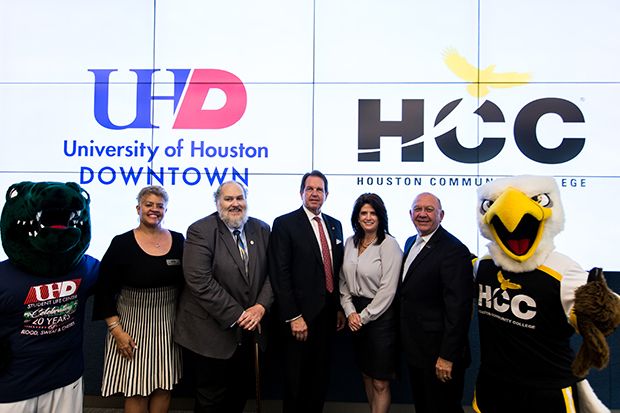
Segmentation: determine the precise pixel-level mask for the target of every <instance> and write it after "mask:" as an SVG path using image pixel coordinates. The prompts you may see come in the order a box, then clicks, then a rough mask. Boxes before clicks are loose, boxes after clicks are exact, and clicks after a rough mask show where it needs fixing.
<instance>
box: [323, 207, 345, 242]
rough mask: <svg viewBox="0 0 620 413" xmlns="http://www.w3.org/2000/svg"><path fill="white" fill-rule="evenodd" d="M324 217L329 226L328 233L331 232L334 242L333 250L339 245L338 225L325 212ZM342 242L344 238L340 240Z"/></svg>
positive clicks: (331, 238) (330, 237) (326, 224)
mask: <svg viewBox="0 0 620 413" xmlns="http://www.w3.org/2000/svg"><path fill="white" fill-rule="evenodd" d="M323 219H324V220H325V226H326V227H327V233H328V234H329V239H330V241H331V243H332V251H335V250H336V245H338V241H339V240H338V238H336V227H334V226H333V225H332V222H331V218H330V217H328V216H327V215H325V214H323ZM340 242H342V240H340Z"/></svg>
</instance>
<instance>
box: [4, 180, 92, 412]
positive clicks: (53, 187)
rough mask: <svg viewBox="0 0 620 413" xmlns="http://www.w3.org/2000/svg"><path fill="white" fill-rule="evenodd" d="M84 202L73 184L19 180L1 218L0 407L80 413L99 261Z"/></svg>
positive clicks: (84, 196) (8, 195)
mask: <svg viewBox="0 0 620 413" xmlns="http://www.w3.org/2000/svg"><path fill="white" fill-rule="evenodd" d="M89 203H90V199H89V196H88V194H87V193H86V191H84V190H83V189H82V188H81V187H80V186H79V185H78V184H76V183H73V182H68V183H59V182H37V183H34V182H21V183H18V184H14V185H12V186H11V187H10V188H9V189H8V191H7V193H6V202H5V205H4V208H3V209H2V217H1V218H0V233H1V236H2V246H3V248H4V251H5V252H6V255H7V256H8V258H9V259H8V260H5V261H2V262H0V412H5V411H10V412H18V411H19V412H27V413H31V412H32V413H34V412H46V413H47V412H59V413H60V412H81V411H82V399H83V390H82V374H83V371H84V357H83V353H82V342H83V335H84V334H83V332H84V308H85V305H86V298H87V297H88V295H89V294H90V293H91V291H92V289H93V287H94V284H95V282H96V280H97V275H98V270H99V261H97V260H96V259H95V258H92V257H90V256H88V255H84V253H85V251H86V249H87V248H88V245H89V244H90V236H91V226H90V210H89Z"/></svg>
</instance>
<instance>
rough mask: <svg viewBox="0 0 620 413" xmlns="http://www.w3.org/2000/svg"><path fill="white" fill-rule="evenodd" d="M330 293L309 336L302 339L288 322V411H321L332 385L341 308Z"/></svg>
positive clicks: (286, 412) (313, 323) (284, 333)
mask: <svg viewBox="0 0 620 413" xmlns="http://www.w3.org/2000/svg"><path fill="white" fill-rule="evenodd" d="M332 298H333V297H330V296H329V294H328V299H327V300H326V302H327V303H328V304H326V306H325V307H324V308H323V310H322V311H321V313H320V314H319V315H318V316H317V318H316V319H314V320H313V321H312V323H311V324H310V325H309V326H308V339H307V340H306V341H298V340H296V339H295V337H293V335H292V333H291V327H290V325H289V324H288V323H286V324H285V326H284V328H283V330H282V334H283V335H284V343H283V347H284V348H283V350H284V404H283V407H284V409H283V411H284V413H320V412H322V411H323V405H324V404H325V396H326V395H327V390H328V388H329V378H330V373H331V362H332V344H333V341H334V334H335V332H336V321H337V318H336V313H337V307H336V304H335V299H332Z"/></svg>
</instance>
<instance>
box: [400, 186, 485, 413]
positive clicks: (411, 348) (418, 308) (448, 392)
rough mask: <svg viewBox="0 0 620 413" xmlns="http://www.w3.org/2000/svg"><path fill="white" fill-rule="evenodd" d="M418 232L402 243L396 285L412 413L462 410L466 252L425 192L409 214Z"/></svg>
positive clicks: (468, 292) (469, 283)
mask: <svg viewBox="0 0 620 413" xmlns="http://www.w3.org/2000/svg"><path fill="white" fill-rule="evenodd" d="M409 214H410V216H411V220H412V221H413V224H414V225H415V227H416V230H417V232H418V234H417V235H416V236H413V237H411V238H409V239H408V240H407V242H406V244H405V256H404V258H403V262H404V264H403V272H402V277H401V283H400V285H399V294H400V303H401V317H400V323H401V326H400V327H401V336H402V341H403V350H404V353H405V356H406V359H407V364H408V365H409V375H410V378H411V389H412V391H413V401H414V403H415V409H416V412H417V413H452V412H463V408H462V407H461V398H462V396H463V385H464V381H465V369H466V368H467V366H469V364H470V362H471V356H470V353H469V345H468V339H467V334H468V331H469V322H470V320H471V316H472V308H473V307H472V301H473V300H472V297H473V296H472V291H473V277H472V264H471V259H470V254H469V250H468V249H467V247H466V246H465V245H463V244H462V243H461V241H459V240H458V239H457V238H456V237H454V236H453V235H452V234H450V233H449V232H448V231H446V230H445V229H444V228H443V227H442V226H441V225H440V223H441V221H442V220H443V217H444V211H443V210H442V208H441V202H440V201H439V199H438V198H437V197H436V196H435V195H433V194H430V193H422V194H420V195H418V196H417V197H416V198H415V200H414V201H413V204H412V206H411V211H409Z"/></svg>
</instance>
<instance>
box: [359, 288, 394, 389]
mask: <svg viewBox="0 0 620 413" xmlns="http://www.w3.org/2000/svg"><path fill="white" fill-rule="evenodd" d="M352 301H353V305H354V306H355V311H357V313H358V314H359V313H361V312H362V310H363V309H364V308H366V307H367V306H368V304H370V302H371V301H372V299H370V298H366V297H355V296H354V297H352ZM352 337H353V351H354V352H355V364H356V365H357V367H358V368H359V369H360V370H361V372H362V373H364V374H365V375H367V376H369V377H372V378H373V379H377V380H391V379H393V378H395V377H396V372H397V371H398V365H399V363H398V356H399V354H400V353H399V348H400V347H399V345H398V340H397V339H398V317H397V301H396V300H394V301H392V304H391V305H390V307H389V308H388V309H387V310H386V311H385V312H384V313H383V314H381V316H380V317H379V318H377V319H376V320H375V321H371V322H370V323H368V324H364V325H363V326H362V328H361V329H360V330H359V331H354V332H353V334H352Z"/></svg>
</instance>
